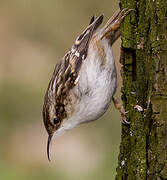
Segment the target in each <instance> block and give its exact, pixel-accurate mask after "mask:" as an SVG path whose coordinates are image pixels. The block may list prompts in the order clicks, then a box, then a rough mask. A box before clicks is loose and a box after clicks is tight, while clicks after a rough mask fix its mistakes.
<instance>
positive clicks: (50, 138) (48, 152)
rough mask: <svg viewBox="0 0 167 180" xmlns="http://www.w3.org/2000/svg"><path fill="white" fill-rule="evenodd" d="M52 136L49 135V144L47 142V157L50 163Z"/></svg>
mask: <svg viewBox="0 0 167 180" xmlns="http://www.w3.org/2000/svg"><path fill="white" fill-rule="evenodd" d="M52 136H53V135H52V134H49V136H48V142H47V156H48V160H49V161H50V143H51V140H52Z"/></svg>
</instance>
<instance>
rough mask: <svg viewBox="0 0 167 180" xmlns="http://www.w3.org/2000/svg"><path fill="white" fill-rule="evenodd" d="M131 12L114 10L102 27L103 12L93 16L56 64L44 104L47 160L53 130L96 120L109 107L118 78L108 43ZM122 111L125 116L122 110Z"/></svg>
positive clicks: (62, 129)
mask: <svg viewBox="0 0 167 180" xmlns="http://www.w3.org/2000/svg"><path fill="white" fill-rule="evenodd" d="M130 11H131V10H127V9H124V10H122V11H120V10H119V11H117V12H116V13H115V15H114V16H113V17H112V18H111V19H110V20H109V21H108V22H107V24H106V25H105V26H104V27H103V28H102V29H99V28H98V27H99V25H100V24H101V23H102V21H103V15H101V16H99V17H98V18H96V19H95V18H94V17H93V18H92V19H91V21H90V24H89V26H88V27H87V28H86V29H85V31H84V32H83V33H82V34H81V35H80V36H78V38H77V39H76V41H75V44H74V45H73V46H72V48H71V49H70V51H69V52H68V53H66V55H65V56H64V57H63V58H62V60H61V61H59V62H58V64H57V65H56V67H55V70H54V73H53V75H52V78H51V80H50V83H49V86H48V89H47V91H46V95H45V100H44V105H43V121H44V125H45V128H46V130H47V132H48V135H49V138H48V145H47V153H48V159H50V157H49V144H50V141H51V138H52V136H53V134H54V133H55V134H56V135H59V134H61V133H62V132H64V131H66V130H68V129H72V128H73V127H75V126H77V125H79V124H81V123H84V122H90V121H92V120H96V119H97V118H98V117H100V116H101V115H102V114H104V112H105V111H106V110H107V109H108V107H109V104H110V102H111V100H112V98H113V95H114V93H115V90H116V78H117V77H116V68H115V63H114V59H113V55H112V49H111V45H112V44H113V43H114V42H115V40H116V39H117V38H118V37H119V36H120V30H119V27H120V23H121V21H122V20H123V18H124V17H125V16H126V15H127V14H128V13H129V12H130ZM103 91H105V92H103ZM114 102H116V101H114ZM121 113H122V114H123V116H125V112H123V111H121ZM124 122H126V120H125V119H124Z"/></svg>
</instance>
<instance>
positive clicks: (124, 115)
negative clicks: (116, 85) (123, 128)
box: [112, 97, 130, 125]
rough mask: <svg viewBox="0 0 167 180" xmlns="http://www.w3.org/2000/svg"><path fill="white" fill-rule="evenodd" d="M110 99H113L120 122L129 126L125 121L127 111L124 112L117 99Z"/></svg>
mask: <svg viewBox="0 0 167 180" xmlns="http://www.w3.org/2000/svg"><path fill="white" fill-rule="evenodd" d="M112 99H113V102H114V106H115V108H116V109H118V110H119V112H120V113H121V122H122V123H123V124H126V125H128V124H130V122H128V121H127V120H126V114H127V113H128V111H127V112H126V111H125V109H124V107H123V105H122V104H121V103H120V102H119V100H118V99H117V98H115V97H113V98H112Z"/></svg>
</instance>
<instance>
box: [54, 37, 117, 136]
mask: <svg viewBox="0 0 167 180" xmlns="http://www.w3.org/2000/svg"><path fill="white" fill-rule="evenodd" d="M100 46H101V47H102V48H103V49H104V52H105V53H104V54H105V56H99V54H98V53H99V50H98V49H97V48H96V46H94V45H93V43H91V45H90V47H89V51H88V55H87V58H86V59H85V60H84V63H83V64H82V67H81V70H80V73H79V80H78V84H77V85H76V86H75V87H74V89H73V90H72V92H75V94H78V95H79V96H81V97H80V100H79V101H78V103H77V105H75V110H74V112H73V114H72V116H71V117H70V118H68V119H67V120H65V121H64V122H63V124H62V127H61V128H60V129H59V130H58V131H57V134H59V133H60V134H61V133H62V132H63V131H64V130H69V129H72V128H73V127H75V126H77V125H79V124H81V123H85V122H89V121H93V120H96V119H98V118H99V117H100V116H102V115H103V114H104V113H105V111H106V110H107V109H108V107H109V105H110V102H111V99H112V96H113V94H114V93H115V90H116V83H117V75H116V69H115V63H114V58H113V53H112V49H111V46H110V44H109V42H108V41H107V40H106V39H104V40H103V41H101V44H100Z"/></svg>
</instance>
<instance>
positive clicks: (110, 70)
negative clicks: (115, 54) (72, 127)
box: [77, 59, 117, 123]
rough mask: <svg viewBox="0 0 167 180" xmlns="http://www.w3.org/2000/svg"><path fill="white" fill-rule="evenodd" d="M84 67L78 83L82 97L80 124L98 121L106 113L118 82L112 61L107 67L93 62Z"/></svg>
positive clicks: (79, 115)
mask: <svg viewBox="0 0 167 180" xmlns="http://www.w3.org/2000/svg"><path fill="white" fill-rule="evenodd" d="M84 66H85V67H83V69H82V71H81V73H80V80H79V83H78V90H79V93H80V95H81V100H80V101H79V105H78V110H77V115H78V119H79V123H84V122H89V121H93V120H96V119H98V118H99V117H100V116H102V115H103V114H104V113H105V112H106V110H107V109H108V107H109V105H110V102H111V99H112V96H113V94H114V92H115V90H116V82H117V75H116V69H115V64H114V61H113V62H111V59H110V62H108V64H105V65H101V64H98V63H97V62H94V61H92V63H90V62H88V64H84Z"/></svg>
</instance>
